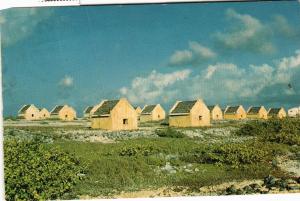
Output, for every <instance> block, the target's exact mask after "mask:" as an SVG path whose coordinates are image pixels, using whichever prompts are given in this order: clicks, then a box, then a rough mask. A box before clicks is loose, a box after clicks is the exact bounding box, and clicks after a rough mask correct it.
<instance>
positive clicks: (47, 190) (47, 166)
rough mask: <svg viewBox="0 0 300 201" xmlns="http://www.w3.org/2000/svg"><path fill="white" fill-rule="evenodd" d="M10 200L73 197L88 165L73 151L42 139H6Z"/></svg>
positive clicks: (7, 194)
mask: <svg viewBox="0 0 300 201" xmlns="http://www.w3.org/2000/svg"><path fill="white" fill-rule="evenodd" d="M4 164H5V167H4V172H5V193H6V200H45V199H51V200H53V199H57V198H72V197H73V196H72V189H73V186H74V185H75V184H76V183H77V182H78V180H79V179H80V175H81V174H82V173H83V171H84V168H83V167H82V166H81V165H80V163H79V160H77V159H76V158H75V157H74V156H73V155H70V154H68V153H65V152H63V151H61V150H60V149H58V148H56V147H52V148H49V147H47V145H46V144H43V143H41V142H40V141H38V140H32V141H18V140H16V139H9V140H6V141H5V142H4Z"/></svg>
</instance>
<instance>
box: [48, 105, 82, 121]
mask: <svg viewBox="0 0 300 201" xmlns="http://www.w3.org/2000/svg"><path fill="white" fill-rule="evenodd" d="M50 118H51V119H60V120H64V121H72V120H74V119H75V118H76V111H75V110H74V109H73V108H72V107H70V106H68V105H56V106H55V107H54V108H53V110H52V111H51V112H50Z"/></svg>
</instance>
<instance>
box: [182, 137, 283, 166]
mask: <svg viewBox="0 0 300 201" xmlns="http://www.w3.org/2000/svg"><path fill="white" fill-rule="evenodd" d="M191 153H192V154H185V155H183V156H182V157H181V159H182V160H184V161H186V162H190V163H208V164H218V165H230V166H231V167H233V168H238V167H242V166H244V165H250V164H258V163H265V162H270V161H272V159H273V158H274V156H275V155H278V154H280V153H282V150H277V149H276V148H274V147H273V146H269V145H267V144H265V143H262V142H258V141H249V142H243V143H228V144H213V145H208V146H203V147H200V148H197V149H195V150H194V151H192V152H191Z"/></svg>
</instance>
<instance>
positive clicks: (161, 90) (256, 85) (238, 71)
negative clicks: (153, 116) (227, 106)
mask: <svg viewBox="0 0 300 201" xmlns="http://www.w3.org/2000/svg"><path fill="white" fill-rule="evenodd" d="M297 73H298V75H299V74H300V50H298V51H296V52H295V55H292V56H290V57H284V58H282V59H279V60H278V61H277V62H274V63H272V64H262V65H249V66H238V65H236V64H233V63H216V64H214V65H209V66H207V68H206V69H203V70H201V71H200V72H199V73H197V74H194V76H191V73H190V71H189V70H184V71H175V72H173V73H168V74H162V73H158V72H156V71H153V72H152V73H150V75H148V76H146V77H137V78H135V79H134V80H133V81H132V83H131V86H130V87H129V88H128V87H124V88H121V89H120V93H121V94H122V95H125V96H127V97H128V98H129V100H130V101H132V102H133V103H134V104H137V103H138V104H146V103H156V102H160V103H165V102H168V103H170V102H171V103H172V102H174V101H175V100H177V99H196V98H203V99H204V100H206V101H208V102H209V103H224V102H225V103H228V102H234V101H238V100H250V99H251V100H253V99H255V100H256V99H259V98H258V97H261V96H264V95H265V93H266V92H267V93H268V94H269V95H271V96H272V97H273V96H274V97H282V95H283V94H285V95H289V96H291V95H295V94H296V93H297V91H295V90H294V89H289V88H288V84H289V83H291V82H292V80H293V79H295V77H294V76H296V75H297ZM179 81H180V82H179ZM299 86H300V85H299ZM299 91H300V90H299ZM281 99H282V98H281Z"/></svg>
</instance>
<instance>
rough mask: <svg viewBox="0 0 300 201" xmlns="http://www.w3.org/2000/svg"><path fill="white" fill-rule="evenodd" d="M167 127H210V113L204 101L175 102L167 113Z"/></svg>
mask: <svg viewBox="0 0 300 201" xmlns="http://www.w3.org/2000/svg"><path fill="white" fill-rule="evenodd" d="M169 125H170V126H173V127H199V126H209V125H210V111H209V109H208V108H207V106H206V105H205V103H204V101H203V100H201V99H199V100H193V101H177V102H176V103H175V104H174V106H173V107H172V108H171V110H170V113H169Z"/></svg>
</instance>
